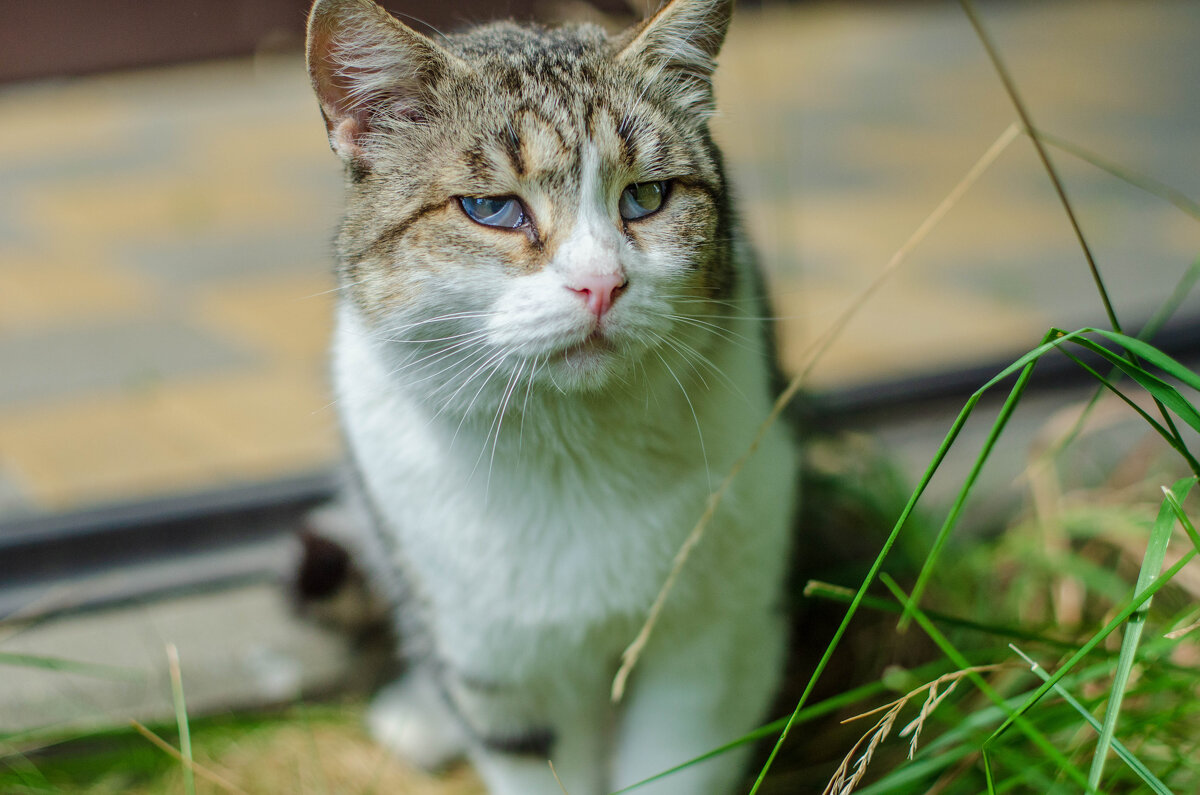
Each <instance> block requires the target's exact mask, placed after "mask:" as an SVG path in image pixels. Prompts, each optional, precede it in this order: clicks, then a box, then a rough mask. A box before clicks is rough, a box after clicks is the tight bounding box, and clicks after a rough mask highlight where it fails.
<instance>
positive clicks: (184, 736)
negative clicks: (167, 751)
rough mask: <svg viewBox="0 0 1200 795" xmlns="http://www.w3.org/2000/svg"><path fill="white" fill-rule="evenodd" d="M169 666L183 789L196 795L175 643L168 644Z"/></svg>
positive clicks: (185, 709) (190, 743)
mask: <svg viewBox="0 0 1200 795" xmlns="http://www.w3.org/2000/svg"><path fill="white" fill-rule="evenodd" d="M167 666H168V668H170V671H171V698H172V701H173V702H174V704H175V722H176V723H177V724H178V726H179V754H180V758H181V760H182V761H183V789H184V792H186V793H187V795H196V776H195V773H194V772H193V768H194V766H195V762H194V761H193V759H192V734H191V731H190V730H189V728H188V716H187V703H186V702H185V701H184V698H183V676H182V675H181V674H180V671H179V650H178V649H176V648H175V644H174V643H168V644H167Z"/></svg>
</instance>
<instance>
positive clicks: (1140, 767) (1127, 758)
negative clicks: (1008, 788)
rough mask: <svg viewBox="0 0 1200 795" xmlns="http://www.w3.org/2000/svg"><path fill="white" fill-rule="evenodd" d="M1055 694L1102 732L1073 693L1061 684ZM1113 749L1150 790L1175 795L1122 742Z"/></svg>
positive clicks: (1037, 669) (1044, 676)
mask: <svg viewBox="0 0 1200 795" xmlns="http://www.w3.org/2000/svg"><path fill="white" fill-rule="evenodd" d="M1008 647H1009V648H1010V649H1012V650H1013V651H1015V652H1016V653H1017V654H1018V655H1020V657H1021V659H1022V660H1024V661H1025V662H1027V663H1029V669H1030V670H1031V671H1033V672H1034V673H1035V674H1036V675H1037V676H1038V677H1039V678H1040V679H1041V680H1042V681H1043V682H1046V681H1049V679H1050V674H1048V673H1046V669H1044V668H1042V666H1040V665H1038V664H1037V662H1036V661H1035V660H1034V659H1033V658H1032V657H1030V656H1029V655H1027V654H1026V653H1025V652H1023V651H1021V650H1020V649H1018V648H1017V647H1016V646H1014V645H1013V644H1011V643H1010V644H1008ZM1054 693H1055V694H1056V695H1057V696H1058V697H1059V698H1061V699H1062V700H1063V701H1065V702H1067V704H1069V705H1070V706H1071V708H1072V709H1074V710H1075V711H1076V712H1078V713H1079V715H1080V717H1082V718H1083V719H1084V720H1085V721H1087V722H1088V724H1089V725H1091V727H1092V728H1093V729H1095V730H1096V731H1097V732H1099V731H1100V730H1101V726H1100V721H1098V720H1096V718H1095V717H1094V716H1093V715H1092V713H1090V712H1088V709H1087V707H1085V706H1084V705H1083V704H1080V703H1079V701H1078V700H1077V699H1076V698H1075V697H1074V696H1072V695H1071V692H1070V691H1069V690H1067V689H1066V688H1065V687H1063V686H1062V683H1061V682H1060V683H1056V684H1055V685H1054ZM1112 747H1113V750H1114V751H1116V752H1117V756H1119V757H1121V759H1122V760H1123V761H1124V762H1125V764H1127V765H1129V769H1130V770H1132V771H1133V772H1134V773H1136V774H1137V775H1138V777H1139V778H1140V779H1141V780H1142V781H1144V782H1146V786H1148V787H1150V789H1152V790H1154V791H1155V792H1156V793H1158V795H1174V794H1173V793H1172V792H1171V790H1170V788H1168V787H1167V785H1166V784H1164V783H1162V782H1161V781H1159V780H1158V777H1157V776H1155V775H1154V774H1153V773H1151V772H1150V769H1149V768H1148V767H1146V765H1145V764H1143V763H1142V760H1140V759H1138V758H1137V757H1136V756H1134V755H1133V752H1132V751H1130V750H1129V749H1128V748H1126V747H1125V745H1124V744H1123V743H1122V742H1121V741H1120V740H1117V739H1115V738H1114V739H1113V741H1112ZM1093 786H1094V785H1093Z"/></svg>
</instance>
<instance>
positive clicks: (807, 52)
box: [0, 0, 1200, 520]
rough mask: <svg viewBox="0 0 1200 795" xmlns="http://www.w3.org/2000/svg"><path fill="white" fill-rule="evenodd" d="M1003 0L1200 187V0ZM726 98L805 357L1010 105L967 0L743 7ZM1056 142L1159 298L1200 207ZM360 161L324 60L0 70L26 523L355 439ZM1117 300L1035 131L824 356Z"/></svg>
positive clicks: (1115, 133) (1131, 282) (1121, 153)
mask: <svg viewBox="0 0 1200 795" xmlns="http://www.w3.org/2000/svg"><path fill="white" fill-rule="evenodd" d="M983 11H984V15H985V18H986V19H987V21H988V24H989V26H990V28H991V30H992V31H993V33H994V36H995V38H996V41H997V44H998V46H999V47H1000V49H1001V50H1002V51H1003V52H1004V53H1005V55H1006V57H1007V59H1008V61H1009V63H1010V65H1011V68H1012V71H1013V73H1014V76H1015V78H1016V80H1017V81H1018V83H1019V84H1020V86H1021V88H1022V90H1023V91H1024V93H1025V96H1026V98H1027V100H1028V102H1029V104H1030V106H1031V108H1032V112H1033V113H1034V118H1035V121H1036V122H1037V123H1038V124H1039V125H1041V126H1042V127H1043V128H1045V129H1046V130H1049V131H1052V132H1055V133H1057V134H1059V135H1062V136H1065V137H1067V138H1070V139H1072V140H1074V141H1076V142H1078V143H1079V144H1082V145H1084V146H1087V147H1089V148H1091V149H1094V150H1096V151H1099V152H1102V153H1104V155H1105V156H1106V157H1108V158H1110V159H1112V160H1115V161H1118V162H1120V163H1123V164H1125V165H1126V166H1127V167H1129V168H1132V169H1136V170H1139V171H1143V172H1145V173H1147V174H1150V175H1153V176H1154V177H1156V178H1158V179H1160V180H1162V181H1164V182H1168V183H1170V184H1172V185H1174V186H1175V187H1176V188H1178V189H1180V190H1181V191H1183V192H1184V193H1185V194H1187V195H1190V196H1192V197H1200V159H1198V158H1197V153H1198V152H1200V47H1197V46H1196V42H1197V41H1200V4H1197V3H1194V2H1142V3H1123V2H1092V1H1091V0H1087V1H1080V2H1064V3H1053V4H1049V3H1047V4H997V5H995V6H991V5H987V6H985V7H984V9H983ZM718 94H719V101H720V104H721V107H722V109H723V114H722V116H721V117H720V118H719V119H718V120H717V121H716V129H717V134H718V137H719V138H720V139H721V140H722V141H723V142H724V144H725V147H726V149H727V152H728V155H729V160H730V162H731V167H732V169H733V171H734V173H735V175H736V180H737V185H738V189H739V193H740V194H741V199H742V201H741V206H742V209H743V213H744V216H745V218H746V221H747V223H748V225H749V227H750V228H751V230H752V231H753V233H754V236H755V238H756V240H757V242H758V245H759V248H760V250H761V252H762V254H763V258H764V260H765V262H766V264H767V265H768V267H769V269H770V271H771V274H772V278H773V281H774V283H775V286H776V290H777V309H778V313H779V314H780V315H781V316H782V318H783V320H782V322H781V330H782V334H783V337H784V342H785V344H784V353H785V358H786V359H787V361H788V363H789V364H790V365H791V366H793V367H794V366H795V365H796V363H797V362H798V361H800V359H801V353H802V351H803V349H804V347H805V346H806V345H807V344H808V342H809V341H810V340H812V339H813V338H814V337H815V336H816V335H817V334H819V333H820V332H821V331H822V330H823V329H824V328H825V327H826V326H827V325H828V324H829V322H830V321H831V320H832V319H833V317H834V316H835V315H836V314H837V313H838V312H839V311H840V310H841V309H842V308H843V307H844V306H845V305H846V304H847V303H848V302H849V301H850V300H851V298H852V296H853V295H854V294H855V293H856V292H857V291H859V290H860V289H862V288H863V286H864V285H865V284H867V283H868V281H869V280H870V279H871V277H872V275H873V274H875V273H876V272H878V271H879V270H880V269H881V268H882V267H883V265H884V263H885V262H887V260H888V259H889V257H890V256H891V255H892V253H893V252H894V251H895V250H896V249H897V248H898V247H899V246H900V245H901V244H902V243H903V242H904V241H905V239H906V238H907V237H908V235H909V233H910V232H912V230H914V229H915V228H916V227H917V226H918V224H919V223H920V222H921V220H922V219H923V218H924V217H925V216H926V215H927V214H928V213H929V212H930V211H931V210H932V209H933V207H934V206H935V205H937V203H938V202H939V201H941V199H942V198H943V197H944V196H945V195H946V193H947V192H948V191H949V190H950V188H951V187H952V186H953V185H954V184H955V182H956V181H957V180H958V179H959V178H960V177H961V176H962V175H963V174H964V173H965V172H966V170H967V169H968V168H969V167H970V166H971V164H972V163H973V162H974V161H975V160H976V158H978V157H979V155H980V154H982V153H983V151H984V150H985V149H987V147H988V146H989V145H990V144H991V143H992V141H993V140H994V139H995V138H996V137H997V136H998V135H999V134H1000V133H1001V132H1002V131H1003V130H1004V128H1005V127H1006V126H1007V125H1008V124H1009V123H1010V122H1011V121H1012V120H1013V119H1014V113H1013V111H1012V109H1011V106H1010V105H1009V103H1008V100H1007V99H1006V97H1005V95H1004V94H1003V92H1002V90H1001V87H1000V85H999V82H998V81H997V79H996V77H995V75H994V73H993V72H992V70H991V67H990V65H989V64H988V62H987V61H986V58H985V56H984V54H983V51H982V49H981V47H980V46H979V43H978V41H977V40H976V38H975V36H974V34H973V33H972V31H971V29H970V27H969V25H968V24H967V22H966V20H965V19H964V18H963V17H962V15H961V13H960V12H959V11H958V9H957V7H956V6H953V5H952V4H945V5H941V4H918V5H915V6H913V7H911V8H909V7H895V6H890V5H872V4H868V5H864V6H861V7H860V6H857V5H849V4H839V5H831V6H825V5H821V4H816V5H805V6H803V7H799V8H770V9H767V10H765V11H759V12H753V11H746V12H744V13H741V14H740V15H739V17H738V18H737V21H736V23H735V26H734V30H733V32H732V34H731V38H730V41H729V44H728V47H727V49H726V52H725V54H724V56H723V58H722V70H721V72H720V80H719V81H718ZM1055 161H1056V162H1057V163H1058V164H1059V165H1060V166H1061V168H1062V171H1063V174H1064V176H1065V179H1066V181H1067V185H1068V190H1069V192H1070V194H1071V196H1072V198H1073V199H1074V200H1075V201H1076V202H1077V205H1078V208H1079V212H1080V217H1081V221H1082V224H1083V227H1084V230H1085V232H1086V233H1087V235H1088V238H1089V240H1090V242H1091V243H1092V244H1093V246H1094V248H1095V251H1096V256H1097V259H1098V260H1099V262H1100V265H1101V267H1102V269H1103V271H1104V275H1105V278H1106V279H1107V280H1108V281H1109V284H1110V287H1111V288H1112V290H1113V293H1114V295H1115V296H1116V299H1117V306H1118V310H1119V311H1120V313H1121V316H1122V318H1123V319H1124V321H1125V322H1126V324H1127V325H1136V323H1137V321H1139V320H1141V319H1144V318H1145V317H1147V316H1149V314H1150V313H1151V312H1152V311H1153V309H1154V307H1155V306H1156V305H1157V304H1158V303H1159V302H1160V301H1162V300H1163V298H1164V297H1165V296H1166V294H1167V293H1168V292H1169V290H1170V288H1171V285H1172V284H1173V283H1174V282H1175V281H1176V280H1177V279H1178V278H1179V277H1180V276H1181V275H1182V274H1183V272H1184V271H1185V269H1186V268H1187V267H1188V265H1189V263H1190V262H1191V261H1192V260H1193V259H1194V258H1195V257H1196V255H1197V253H1198V252H1200V224H1198V223H1197V222H1196V220H1194V219H1191V218H1188V217H1187V216H1186V215H1184V214H1182V213H1180V212H1179V211H1178V210H1176V209H1175V208H1173V207H1171V206H1170V205H1169V204H1167V203H1165V202H1163V201H1161V200H1160V199H1157V198H1153V197H1150V196H1147V195H1146V194H1144V193H1142V192H1141V191H1139V190H1137V189H1135V188H1132V187H1130V186H1128V185H1126V184H1124V183H1122V182H1121V181H1119V180H1117V179H1115V178H1113V177H1112V176H1110V175H1108V174H1105V173H1103V172H1101V171H1099V170H1097V169H1095V168H1093V167H1092V166H1089V165H1087V164H1084V163H1082V162H1081V161H1079V160H1077V159H1075V158H1072V157H1069V156H1067V155H1064V154H1061V153H1057V154H1055ZM339 183H340V177H339V173H338V165H337V162H336V160H335V158H334V157H333V156H332V155H331V154H330V153H329V151H328V149H327V147H326V144H325V140H324V135H323V130H322V125H321V122H320V118H319V116H318V114H317V110H316V105H315V102H314V100H313V98H312V97H311V95H310V92H309V88H308V85H307V78H306V76H305V73H304V69H303V64H302V61H301V59H300V58H299V57H284V56H273V57H264V58H260V59H257V60H253V59H248V60H236V61H228V62H217V63H208V64H203V65H190V66H182V67H177V68H171V69H162V70H154V71H146V72H138V73H129V74H117V75H108V76H99V77H93V78H87V79H79V80H70V81H62V82H47V83H41V84H36V85H18V86H10V87H6V88H4V89H2V90H0V520H3V519H4V518H11V517H13V516H17V515H21V514H27V513H35V512H40V511H47V510H61V509H67V508H74V507H80V506H86V505H91V504H97V503H103V502H110V501H115V500H130V499H139V498H142V497H145V496H148V495H153V494H163V493H170V492H178V491H191V490H200V489H204V488H210V487H214V486H219V485H225V484H231V483H244V482H247V481H252V480H255V479H269V478H276V477H281V476H285V475H289V474H294V473H298V472H303V471H307V470H311V469H314V468H320V467H322V466H325V465H327V464H328V463H329V462H330V461H332V460H334V459H335V458H336V455H337V439H336V432H335V418H334V414H333V412H332V410H331V409H330V407H329V402H330V398H329V395H328V390H327V387H326V383H325V365H324V359H325V345H326V343H325V339H326V335H327V332H328V325H329V310H330V305H331V296H330V294H329V290H330V289H331V288H332V287H333V282H332V279H331V277H330V276H329V275H328V270H329V259H330V257H329V249H330V246H329V238H330V235H331V232H332V229H333V226H334V224H335V221H336V217H337V214H338V206H339ZM1189 307H1190V311H1192V312H1196V311H1198V310H1200V303H1197V302H1196V301H1192V302H1190V303H1189ZM1102 318H1103V315H1102V313H1101V311H1100V309H1099V302H1098V300H1097V298H1096V295H1095V290H1094V288H1093V287H1092V285H1091V281H1090V277H1089V276H1088V274H1087V272H1086V268H1085V266H1084V262H1083V260H1082V257H1081V256H1080V254H1079V251H1078V247H1077V246H1076V244H1075V242H1074V240H1073V239H1072V236H1071V232H1070V229H1069V227H1068V225H1067V223H1066V220H1065V217H1064V216H1063V213H1062V211H1061V209H1060V208H1059V206H1058V205H1057V202H1056V199H1055V198H1054V195H1053V193H1052V191H1051V189H1050V187H1049V185H1048V184H1047V182H1046V180H1045V178H1044V174H1043V173H1042V171H1041V169H1040V166H1039V164H1038V162H1037V160H1036V158H1035V156H1034V153H1033V150H1032V148H1031V146H1030V144H1029V142H1028V141H1026V140H1024V139H1018V140H1017V141H1015V142H1014V143H1013V144H1012V145H1011V146H1010V147H1009V149H1008V150H1007V151H1006V152H1005V153H1004V154H1003V155H1002V156H1001V158H1000V160H999V161H998V162H997V164H996V165H995V166H994V167H993V169H992V170H991V171H989V172H988V173H987V174H986V175H985V176H984V177H983V179H982V180H981V181H980V183H979V184H978V185H977V186H976V187H975V188H974V189H973V190H972V192H971V193H970V194H969V195H968V196H967V197H966V198H965V199H964V200H963V201H962V203H961V204H960V205H959V206H957V207H956V208H955V209H954V210H953V211H952V212H951V213H950V215H949V216H948V217H947V218H946V219H945V221H944V223H943V224H942V225H941V226H940V227H938V229H937V230H936V231H935V232H934V233H933V235H932V236H931V237H930V238H929V240H928V241H927V242H926V243H925V244H924V245H922V246H921V247H920V248H919V249H917V250H916V251H915V252H914V254H913V256H912V257H911V259H910V261H909V263H908V264H907V265H906V267H905V270H903V271H902V272H901V273H898V274H896V276H895V277H894V278H893V279H892V280H891V281H890V282H889V283H888V284H887V286H886V287H885V288H884V289H883V290H882V291H881V293H880V294H879V295H878V296H877V297H876V298H875V299H873V300H872V302H871V303H870V304H869V305H868V306H867V307H866V309H865V311H864V312H863V314H862V316H861V318H860V319H859V320H858V321H857V322H856V323H855V324H854V325H852V326H851V327H850V328H849V329H847V332H846V334H845V336H844V337H843V339H842V341H841V342H840V343H839V344H838V346H837V347H836V348H835V350H834V351H833V352H832V353H831V355H830V356H829V358H828V359H827V360H826V362H825V363H824V364H823V365H822V366H821V367H820V368H819V370H818V371H817V372H816V374H815V376H814V384H815V385H817V386H820V387H835V386H847V385H855V384H863V383H870V382H871V381H873V380H876V379H880V378H885V379H890V378H896V377H899V376H903V375H906V374H913V373H920V372H928V371H932V370H937V369H939V368H943V367H948V366H953V365H956V364H962V363H965V362H970V361H974V360H977V359H979V358H981V357H988V356H993V355H997V354H1002V353H1007V352H1011V351H1016V350H1020V349H1023V348H1025V347H1028V346H1030V345H1032V344H1033V343H1034V342H1036V340H1037V338H1038V337H1040V336H1041V334H1042V333H1043V332H1044V330H1045V329H1046V328H1047V327H1048V326H1050V325H1052V324H1053V325H1060V326H1078V325H1082V324H1086V323H1099V322H1102Z"/></svg>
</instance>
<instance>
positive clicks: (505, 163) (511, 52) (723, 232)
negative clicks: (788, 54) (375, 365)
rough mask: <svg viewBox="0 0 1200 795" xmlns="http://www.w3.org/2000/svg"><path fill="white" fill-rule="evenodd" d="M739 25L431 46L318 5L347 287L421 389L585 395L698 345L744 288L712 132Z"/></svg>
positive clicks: (489, 29) (318, 45) (312, 51)
mask: <svg viewBox="0 0 1200 795" xmlns="http://www.w3.org/2000/svg"><path fill="white" fill-rule="evenodd" d="M729 14H730V0H672V2H670V3H669V4H668V5H666V6H665V7H664V8H662V9H661V10H660V11H659V12H658V13H657V14H656V15H654V16H653V17H652V18H651V19H649V20H647V21H646V22H644V23H642V24H641V25H638V26H636V27H634V28H632V29H630V30H628V31H626V32H624V33H622V34H620V35H618V36H608V35H606V34H605V33H604V32H603V31H602V30H601V29H600V28H597V27H594V26H577V27H568V28H561V29H556V30H546V29H541V28H535V27H523V26H518V25H514V24H511V23H497V24H492V25H488V26H484V27H480V28H476V29H474V30H471V31H468V32H466V33H462V34H456V35H453V36H450V37H447V38H445V39H439V40H438V41H434V40H432V39H430V38H427V37H426V36H423V35H421V34H419V33H417V32H415V31H413V30H412V29H410V28H409V27H407V26H405V25H403V24H402V23H400V22H399V21H397V20H396V19H394V18H393V17H392V16H390V15H389V14H388V13H387V12H385V11H384V10H382V9H381V8H379V6H377V5H375V4H374V3H373V2H371V0H318V2H317V3H316V5H315V6H314V7H313V10H312V13H311V16H310V19H309V29H308V64H309V71H310V74H311V76H312V80H313V85H314V88H315V90H316V93H317V96H318V98H319V100H320V104H321V109H322V113H323V115H324V117H325V122H326V127H327V129H328V133H329V141H330V145H331V147H332V148H333V150H334V151H335V152H336V153H337V154H338V155H339V156H340V157H341V158H342V160H343V161H344V162H345V164H346V167H347V178H348V202H347V217H346V221H345V224H344V226H343V228H342V232H341V235H340V237H339V250H340V256H341V266H340V268H341V270H340V275H341V278H342V287H343V294H344V296H345V300H348V301H351V302H352V303H353V305H354V306H355V308H356V309H357V310H358V313H359V314H360V315H361V316H362V317H363V318H365V319H366V322H367V324H368V325H369V326H370V328H371V331H372V334H373V335H374V336H376V337H377V338H378V339H380V340H383V341H385V342H388V344H390V346H391V347H393V348H394V349H395V350H396V351H397V355H398V356H400V357H401V359H402V360H403V361H404V362H405V363H406V364H407V366H408V367H409V373H410V374H411V375H412V379H413V380H416V379H420V378H427V379H429V382H430V384H431V386H436V387H437V388H439V389H448V388H454V379H458V380H459V381H461V382H463V383H464V384H465V383H466V382H467V380H468V379H469V378H477V379H481V381H482V382H484V383H486V381H487V380H489V379H492V378H493V376H495V380H496V382H497V383H499V384H500V385H501V386H503V385H504V384H508V385H509V387H508V388H509V390H510V391H511V389H512V388H513V385H514V384H518V382H519V383H520V384H523V383H524V382H523V380H522V379H525V378H528V379H529V380H530V381H531V383H537V384H542V383H547V384H553V385H554V386H556V387H558V388H559V389H562V390H567V391H571V390H578V389H585V390H589V389H597V388H601V387H604V386H606V385H608V384H610V383H612V382H613V380H614V379H625V378H627V376H629V375H630V374H633V373H635V372H636V371H638V370H639V369H640V370H644V369H645V368H646V366H647V362H649V363H656V362H659V361H661V362H662V363H663V364H668V363H669V361H670V360H671V359H675V360H681V361H682V362H686V360H688V359H689V358H691V357H692V356H695V355H702V354H703V350H704V348H705V347H707V345H708V342H707V341H706V339H707V337H708V335H707V334H706V333H705V326H704V324H707V323H710V321H709V320H706V319H705V318H708V317H710V316H711V315H712V314H713V312H714V311H715V310H714V309H713V307H714V306H716V305H717V302H719V301H721V300H722V299H724V298H726V297H728V295H729V294H730V292H731V290H732V289H733V281H734V272H733V265H732V262H731V246H732V242H731V236H732V232H731V224H732V220H731V218H730V212H729V210H728V207H727V206H726V198H725V181H724V176H723V173H722V168H721V162H720V155H719V153H718V152H717V150H716V149H715V147H714V146H713V144H712V141H711V138H710V136H709V132H708V125H707V120H708V117H709V115H711V113H712V109H713V95H712V84H711V77H712V71H713V68H714V66H715V57H716V55H717V52H718V50H719V49H720V46H721V43H722V41H723V39H724V35H725V31H726V28H727V26H728V22H729ZM689 351H691V354H689V353H688V352H689ZM655 366H657V364H655ZM684 366H686V365H684ZM668 369H670V368H668ZM519 373H520V374H523V375H520V374H519ZM459 389H461V387H459ZM473 391H474V389H473V388H468V389H467V394H468V395H469V394H470V393H471V392H473Z"/></svg>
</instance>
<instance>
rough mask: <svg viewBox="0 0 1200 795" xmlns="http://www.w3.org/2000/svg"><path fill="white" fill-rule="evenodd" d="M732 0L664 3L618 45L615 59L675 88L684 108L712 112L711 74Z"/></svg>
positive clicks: (673, 1)
mask: <svg viewBox="0 0 1200 795" xmlns="http://www.w3.org/2000/svg"><path fill="white" fill-rule="evenodd" d="M732 14H733V0H669V2H667V4H666V5H664V6H663V7H662V8H660V9H659V10H658V12H657V13H656V14H654V16H652V17H650V19H648V20H646V21H645V22H643V23H642V24H641V25H638V26H636V27H634V28H633V29H631V30H629V31H627V32H626V33H625V34H624V35H623V36H622V38H621V40H619V43H620V44H621V45H622V46H621V48H620V52H619V54H618V55H617V57H618V59H620V60H624V61H626V62H629V63H634V64H638V65H639V66H641V67H642V68H644V69H647V70H648V71H649V72H650V74H651V75H653V76H654V78H655V79H659V80H666V81H668V82H672V83H675V84H676V86H675V89H676V91H677V92H678V93H677V95H676V96H677V99H678V100H679V101H680V103H681V104H682V105H683V106H684V107H688V108H691V109H694V110H696V111H698V112H701V113H704V114H708V113H711V112H712V74H713V70H714V69H716V66H717V53H719V52H720V51H721V45H722V44H724V42H725V33H726V32H727V31H728V30H729V19H730V17H731V15H732Z"/></svg>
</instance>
